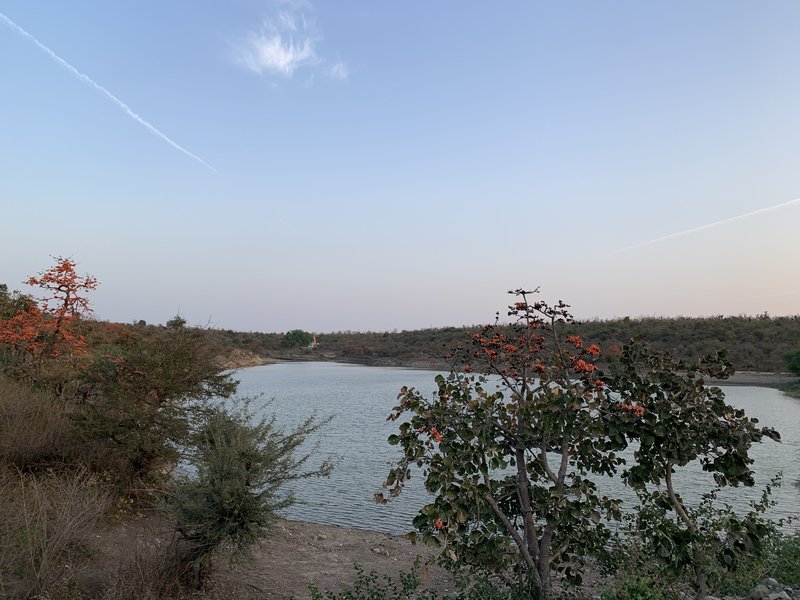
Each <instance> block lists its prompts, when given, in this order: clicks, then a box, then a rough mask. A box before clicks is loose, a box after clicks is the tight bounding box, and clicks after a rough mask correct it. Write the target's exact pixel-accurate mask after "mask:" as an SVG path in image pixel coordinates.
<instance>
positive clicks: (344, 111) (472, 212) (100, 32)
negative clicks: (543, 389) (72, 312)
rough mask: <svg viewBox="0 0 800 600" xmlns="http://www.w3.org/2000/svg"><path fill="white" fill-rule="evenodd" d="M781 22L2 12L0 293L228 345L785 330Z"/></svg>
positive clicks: (621, 7) (442, 11) (246, 9)
mask: <svg viewBox="0 0 800 600" xmlns="http://www.w3.org/2000/svg"><path fill="white" fill-rule="evenodd" d="M798 107H800V3H798V2H796V1H794V0H786V1H781V0H774V1H773V0H770V1H768V2H751V1H749V0H748V1H739V0H705V1H703V2H697V1H696V0H674V1H671V2H640V1H639V0H635V1H634V0H631V1H624V0H620V1H616V2H613V3H605V2H603V3H601V2H593V1H589V0H584V1H580V0H576V1H572V2H555V1H554V2H502V3H500V2H497V3H489V2H474V1H469V0H467V1H464V0H459V1H456V0H442V1H439V2H374V1H365V0H362V1H361V2H355V1H349V0H337V1H336V2H334V1H332V0H328V1H322V0H313V1H304V0H294V1H287V0H283V1H277V0H276V1H270V0H258V1H256V0H230V1H228V2H212V1H209V0H193V1H189V0H173V1H171V2H161V1H155V0H142V1H140V2H105V1H100V0H85V1H82V2H63V1H55V0H41V1H37V2H30V0H0V282H5V283H7V284H8V285H9V287H10V288H12V289H19V290H21V291H25V292H32V291H33V290H31V289H29V288H27V287H26V286H24V285H22V283H21V282H22V281H23V280H25V279H26V278H27V277H28V276H30V275H32V274H35V273H37V272H39V271H41V270H43V269H45V268H47V267H48V266H50V265H51V264H52V263H53V259H52V257H53V256H65V257H71V258H73V259H74V260H76V261H77V262H78V265H79V266H78V268H79V270H80V271H81V272H82V273H89V274H91V275H94V276H95V277H97V279H98V280H99V281H100V286H99V287H98V289H97V291H96V292H94V293H93V294H92V303H93V306H94V309H95V316H96V317H97V318H98V319H102V320H110V321H120V322H131V321H135V320H139V319H144V320H146V321H147V322H149V323H163V322H165V321H166V320H168V319H169V318H170V317H171V316H173V315H175V314H176V313H179V314H181V315H182V316H183V317H184V318H186V319H187V320H188V321H189V322H190V323H193V324H202V325H206V324H209V325H211V326H214V327H219V328H223V329H235V330H243V331H286V330H288V329H294V328H302V329H306V330H308V331H316V332H327V331H341V330H356V331H367V330H370V331H391V330H395V329H398V330H402V329H416V328H422V327H430V326H445V325H464V324H477V323H482V322H487V321H491V320H493V318H494V314H495V311H497V310H501V311H502V310H503V309H504V307H505V306H506V305H507V304H508V303H509V302H510V301H511V298H510V297H508V296H507V294H506V292H507V291H508V290H511V289H517V288H527V289H533V288H536V287H539V288H540V290H541V296H542V298H543V299H546V300H550V301H555V300H558V299H562V300H564V301H566V302H568V303H569V304H571V305H572V310H573V312H574V314H575V315H576V316H577V317H578V318H582V319H590V318H611V317H621V316H631V317H638V316H672V315H685V316H701V315H738V314H753V315H755V314H762V313H764V312H768V313H769V314H771V315H787V314H798V313H800V260H798V257H800V201H798V198H800V110H798Z"/></svg>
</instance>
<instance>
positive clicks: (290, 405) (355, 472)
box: [235, 362, 800, 533]
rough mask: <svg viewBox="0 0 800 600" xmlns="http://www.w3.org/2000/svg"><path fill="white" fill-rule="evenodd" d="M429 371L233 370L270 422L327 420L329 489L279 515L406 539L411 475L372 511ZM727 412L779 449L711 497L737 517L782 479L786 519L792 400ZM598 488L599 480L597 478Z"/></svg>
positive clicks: (320, 438) (735, 392)
mask: <svg viewBox="0 0 800 600" xmlns="http://www.w3.org/2000/svg"><path fill="white" fill-rule="evenodd" d="M435 375H436V373H434V372H432V371H423V370H414V369H398V368H382V367H364V366H360V365H347V364H340V363H327V362H305V363H280V364H275V365H265V366H261V367H251V368H248V369H243V370H240V371H238V372H237V373H236V375H235V377H236V378H237V379H239V380H240V382H241V383H240V385H239V395H240V396H248V397H254V396H259V398H258V399H257V400H256V401H255V402H254V405H253V407H254V408H257V409H259V410H263V411H266V412H269V413H273V412H274V413H275V414H277V415H278V423H279V424H281V425H284V426H291V425H294V424H297V423H299V422H302V421H303V420H304V419H305V418H306V417H307V416H308V415H309V414H310V413H312V412H314V411H316V413H317V414H318V415H320V416H323V417H324V416H329V415H332V416H333V417H334V418H333V421H332V422H331V423H330V425H328V426H327V427H325V428H324V430H322V431H321V432H320V434H319V435H317V436H316V439H315V441H316V442H317V443H318V444H319V451H318V456H319V457H323V456H327V455H336V456H338V457H340V462H339V464H338V466H337V467H336V469H335V470H334V472H333V474H332V475H331V477H330V478H329V479H316V478H315V479H308V480H303V481H299V482H295V484H294V488H293V489H294V491H295V493H296V495H297V497H298V498H300V499H301V500H302V501H303V503H302V504H297V505H295V506H293V507H291V508H290V509H288V510H287V511H286V513H285V516H286V517H287V518H289V519H297V520H302V521H310V522H314V523H326V524H334V525H342V526H345V527H355V528H360V529H371V530H376V531H385V532H388V533H405V532H407V531H410V530H411V529H412V526H411V519H412V518H413V517H414V515H415V514H416V513H417V511H418V510H419V509H420V508H421V507H422V506H423V505H424V504H427V503H428V502H430V496H429V495H428V494H427V492H426V491H425V489H424V487H423V485H422V481H421V478H420V475H419V474H418V473H417V472H413V473H412V481H411V482H409V485H408V487H407V488H406V489H405V490H404V491H403V493H402V494H401V495H400V496H399V497H398V498H396V499H395V500H393V501H392V502H391V503H389V504H388V505H378V504H375V503H374V502H373V501H372V496H373V494H374V493H375V492H378V491H382V488H381V484H382V483H383V481H384V479H385V478H386V474H387V473H388V471H389V468H390V467H391V465H392V463H393V462H394V461H396V460H397V458H398V457H399V455H400V450H399V448H398V447H396V446H389V444H388V443H387V442H386V438H387V437H388V436H389V435H390V434H391V433H395V432H396V430H397V423H393V422H388V421H387V420H386V417H387V416H388V414H389V412H390V411H391V409H392V407H394V406H395V405H396V404H397V394H398V392H399V390H400V388H401V387H402V386H404V385H405V386H408V387H412V386H413V387H416V388H417V389H418V390H420V391H421V392H425V393H428V392H430V393H433V392H434V391H435V390H436V384H435V383H434V377H435ZM722 389H723V390H724V392H725V396H726V398H727V401H728V403H729V404H731V405H733V406H735V407H737V408H743V409H744V410H745V411H746V412H747V414H748V416H750V417H756V418H758V419H759V421H760V422H761V424H762V425H766V426H771V427H774V428H775V429H777V430H778V431H780V433H781V436H782V438H783V442H782V443H780V444H778V443H775V442H772V441H771V440H765V441H764V443H762V444H756V445H755V446H754V448H753V449H752V451H751V455H752V457H753V458H754V459H755V461H756V462H755V471H756V473H757V476H758V477H757V485H756V487H755V488H736V489H728V490H724V494H722V495H721V496H720V497H721V498H722V499H723V500H726V501H729V502H731V504H733V505H734V506H736V507H737V508H746V507H747V506H748V502H749V501H750V500H756V499H758V498H759V497H760V494H761V487H760V485H761V484H763V483H766V482H768V481H769V479H770V478H771V477H772V476H773V475H775V474H776V473H777V472H778V471H783V474H784V483H783V486H782V487H781V488H779V489H778V490H776V491H775V492H774V494H773V498H774V499H776V500H777V502H778V504H777V506H776V507H775V508H774V509H773V510H772V512H771V513H770V515H771V516H774V517H787V516H789V515H792V514H796V513H798V512H800V486H799V485H798V482H799V481H800V400H796V399H794V398H791V397H790V396H787V395H786V394H784V393H782V392H780V391H778V390H775V389H771V388H760V387H745V386H726V387H723V388H722ZM597 481H598V484H600V478H598V480H597ZM712 485H713V481H711V478H710V477H709V475H708V474H707V473H703V472H702V471H700V470H699V469H695V470H693V471H692V472H688V473H686V472H684V473H682V474H681V477H680V478H678V477H676V488H677V489H679V490H684V495H685V496H687V498H691V497H692V493H693V492H696V491H698V490H699V491H701V492H702V491H706V490H708V489H710V487H711V486H712ZM602 489H603V492H604V493H608V494H609V495H612V496H617V497H619V498H622V499H623V500H624V501H625V504H631V505H633V504H634V503H635V496H634V495H632V494H631V493H630V492H629V491H628V490H627V489H625V488H624V486H623V485H621V483H620V482H619V481H614V480H611V481H609V482H607V483H604V484H603V486H602Z"/></svg>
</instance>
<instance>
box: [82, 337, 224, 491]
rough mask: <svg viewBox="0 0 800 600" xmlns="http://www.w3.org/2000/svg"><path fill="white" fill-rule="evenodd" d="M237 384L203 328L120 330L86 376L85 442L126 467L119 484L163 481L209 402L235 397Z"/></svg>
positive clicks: (119, 475)
mask: <svg viewBox="0 0 800 600" xmlns="http://www.w3.org/2000/svg"><path fill="white" fill-rule="evenodd" d="M237 383H238V382H237V381H236V380H234V379H233V378H232V377H231V374H230V372H229V371H226V370H225V369H224V368H223V367H221V366H219V365H218V364H217V361H216V356H215V353H214V351H213V348H212V347H211V345H210V343H209V340H208V336H207V334H206V331H205V330H203V329H199V328H189V327H171V328H164V329H152V330H143V331H142V330H139V329H136V328H126V327H121V326H120V327H119V328H118V332H117V337H116V339H115V340H113V343H112V344H110V345H109V346H108V347H106V348H105V349H104V351H101V352H99V353H98V354H97V355H96V356H95V358H94V361H93V363H92V365H91V367H90V368H89V369H88V371H87V373H86V375H85V383H84V396H85V404H84V406H83V409H82V410H81V411H80V413H78V414H76V416H75V419H76V420H77V421H78V424H79V426H80V428H81V430H82V431H83V434H84V436H86V437H87V438H88V439H92V440H95V441H98V442H100V443H101V444H102V445H104V446H106V447H108V448H109V450H110V451H109V453H108V454H107V456H109V457H115V458H116V459H118V460H119V459H121V460H122V461H123V462H122V464H121V465H116V466H113V467H112V470H113V471H114V475H115V476H116V477H117V478H118V479H120V480H121V482H120V483H122V484H125V485H127V484H130V483H131V482H133V481H137V480H142V479H153V478H156V479H159V478H161V477H163V474H164V470H165V469H167V470H168V469H169V468H170V467H171V466H172V465H174V463H175V462H176V461H177V460H178V458H179V455H180V448H181V447H182V446H185V445H186V443H187V442H188V438H189V434H190V431H191V423H192V420H193V419H195V418H197V417H198V416H201V415H202V414H203V412H204V411H205V410H207V408H208V406H207V403H208V402H209V401H210V400H212V399H216V398H227V397H230V396H232V395H233V394H234V393H235V392H236V386H237Z"/></svg>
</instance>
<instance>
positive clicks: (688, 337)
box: [211, 315, 800, 372]
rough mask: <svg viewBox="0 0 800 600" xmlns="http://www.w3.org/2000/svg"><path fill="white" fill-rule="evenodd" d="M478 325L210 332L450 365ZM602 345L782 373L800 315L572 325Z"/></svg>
mask: <svg viewBox="0 0 800 600" xmlns="http://www.w3.org/2000/svg"><path fill="white" fill-rule="evenodd" d="M479 330H480V326H479V325H476V326H472V327H443V328H438V329H420V330H415V331H400V332H378V333H375V332H367V333H359V332H350V331H347V332H335V333H323V334H317V336H316V339H317V342H318V347H317V348H315V349H311V348H306V347H297V346H295V347H291V346H289V345H287V344H286V340H285V334H282V333H252V332H251V333H244V332H236V331H230V330H213V331H212V332H211V333H212V334H213V337H214V338H215V339H216V341H217V342H218V343H219V344H220V345H222V346H226V347H229V348H239V349H242V350H246V351H249V352H252V353H254V354H257V355H259V356H261V357H264V358H277V359H292V360H335V361H342V362H353V363H361V364H367V365H380V366H405V367H420V368H440V367H442V368H443V367H446V366H447V362H446V361H445V360H444V358H443V356H444V354H445V353H446V352H447V351H448V350H451V349H453V348H455V347H457V346H459V345H461V346H466V345H467V344H469V343H470V336H471V334H472V333H474V332H476V331H479ZM566 332H567V333H569V334H571V335H580V336H581V337H583V338H584V339H585V340H587V341H589V342H593V343H597V344H599V345H600V346H601V347H604V348H610V347H612V346H622V345H623V344H624V343H626V342H628V341H629V340H630V339H631V338H634V337H638V338H641V339H643V340H645V341H646V342H648V343H649V344H650V345H651V347H652V348H653V349H655V350H659V351H669V352H671V353H673V354H674V355H675V356H676V357H678V358H683V359H686V360H695V359H697V358H699V357H701V356H704V355H706V354H709V353H711V352H714V351H716V350H719V349H721V348H725V349H727V350H728V353H729V357H730V360H731V362H733V364H734V366H735V367H736V369H737V370H742V371H770V372H785V371H786V370H787V369H786V364H785V361H784V355H785V354H786V353H787V352H791V351H794V350H797V349H799V348H800V315H797V316H792V317H770V316H767V315H759V316H756V317H747V316H738V317H723V316H720V317H702V318H689V317H674V318H672V317H646V318H636V319H631V318H628V317H625V318H623V319H614V320H593V321H583V322H578V323H574V324H571V325H569V326H567V328H566Z"/></svg>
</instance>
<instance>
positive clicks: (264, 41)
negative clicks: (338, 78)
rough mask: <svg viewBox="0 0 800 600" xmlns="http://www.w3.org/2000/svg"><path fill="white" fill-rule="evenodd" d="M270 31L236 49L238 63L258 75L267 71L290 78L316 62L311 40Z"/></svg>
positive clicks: (274, 29) (306, 36) (306, 37)
mask: <svg viewBox="0 0 800 600" xmlns="http://www.w3.org/2000/svg"><path fill="white" fill-rule="evenodd" d="M287 18H291V17H287ZM270 29H271V30H270V31H266V30H265V31H264V32H261V33H258V34H251V36H250V38H249V39H248V40H247V42H246V43H245V44H244V45H242V46H240V47H239V48H237V55H238V59H239V61H240V62H241V63H242V64H243V65H244V66H245V67H247V68H248V69H250V70H251V71H254V72H256V73H258V74H262V73H264V72H265V71H266V72H269V73H278V74H280V75H286V76H287V77H291V76H292V75H293V74H294V72H295V71H296V70H297V69H298V68H299V67H302V66H304V65H307V64H313V63H315V62H317V53H316V51H315V50H314V41H313V40H312V39H311V37H310V36H308V35H305V34H303V35H300V36H297V37H295V36H293V35H287V33H285V32H284V31H281V30H278V29H277V28H275V27H271V28H270Z"/></svg>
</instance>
